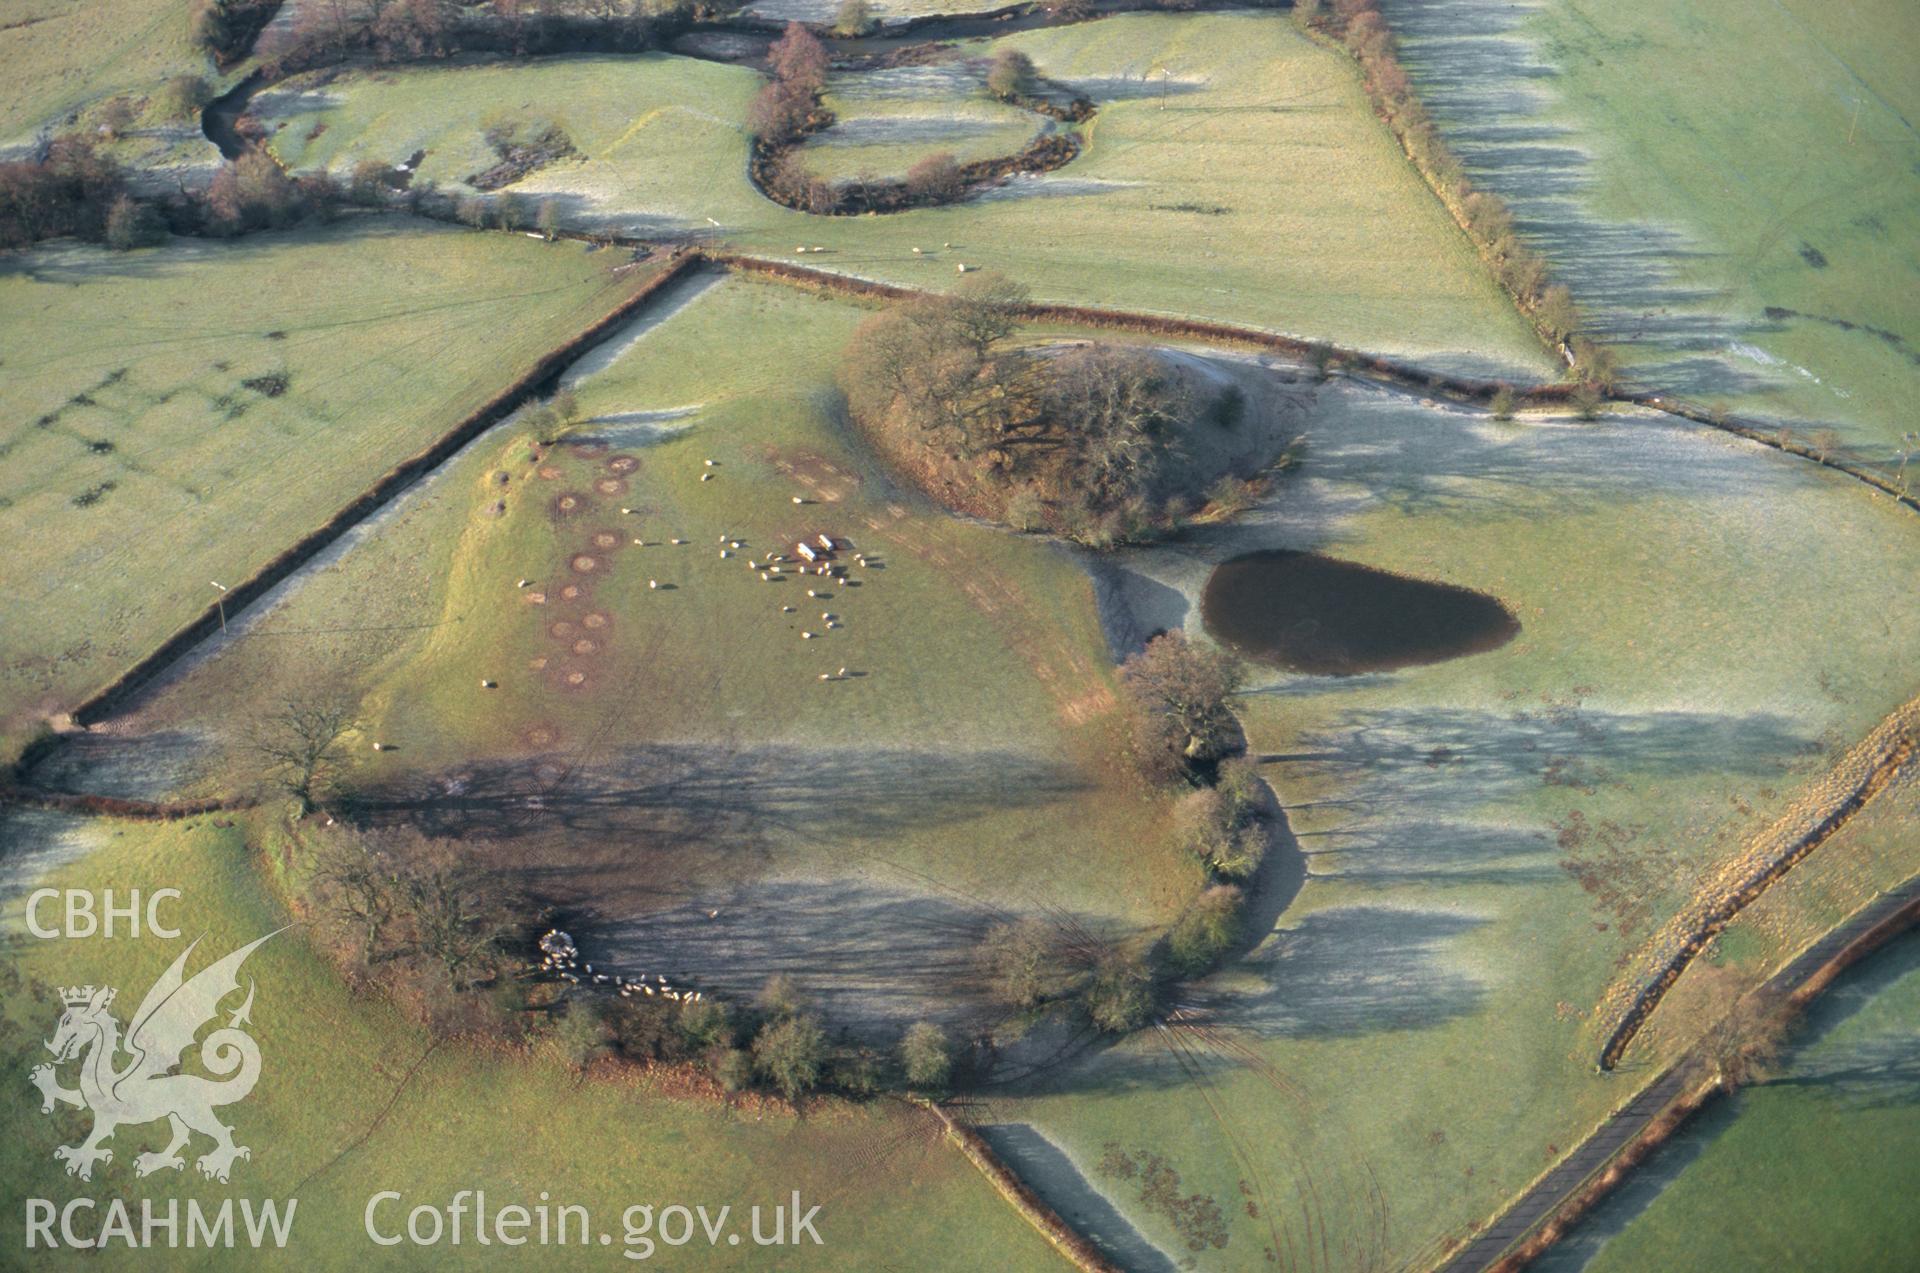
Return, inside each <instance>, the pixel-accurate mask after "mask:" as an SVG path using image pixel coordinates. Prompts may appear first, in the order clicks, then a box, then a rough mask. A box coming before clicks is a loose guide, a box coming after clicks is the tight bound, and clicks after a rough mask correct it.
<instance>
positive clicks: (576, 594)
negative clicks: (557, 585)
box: [560, 583, 586, 601]
mask: <svg viewBox="0 0 1920 1273" xmlns="http://www.w3.org/2000/svg"><path fill="white" fill-rule="evenodd" d="M585 595H586V594H585V593H584V592H582V591H581V588H580V585H579V584H577V583H570V584H568V585H567V586H566V587H564V588H562V589H561V590H560V599H561V600H562V601H578V600H580V598H581V597H583V596H585Z"/></svg>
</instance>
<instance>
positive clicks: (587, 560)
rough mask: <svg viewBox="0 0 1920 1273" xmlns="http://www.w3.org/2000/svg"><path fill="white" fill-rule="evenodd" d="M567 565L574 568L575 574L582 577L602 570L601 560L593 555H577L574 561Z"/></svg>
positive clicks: (574, 556)
mask: <svg viewBox="0 0 1920 1273" xmlns="http://www.w3.org/2000/svg"><path fill="white" fill-rule="evenodd" d="M567 564H568V565H569V566H572V567H573V569H574V573H575V574H581V575H590V574H592V573H593V572H594V571H596V570H598V569H600V559H599V558H598V557H595V556H594V555H593V554H592V553H575V554H574V555H573V560H572V561H569V562H568V563H567Z"/></svg>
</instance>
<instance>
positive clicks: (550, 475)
mask: <svg viewBox="0 0 1920 1273" xmlns="http://www.w3.org/2000/svg"><path fill="white" fill-rule="evenodd" d="M535 472H537V473H539V474H540V476H541V477H542V478H543V479H545V480H546V481H549V482H557V481H559V480H560V470H559V469H557V468H555V467H554V466H553V465H551V464H542V465H541V466H540V467H539V468H538V469H536V470H535Z"/></svg>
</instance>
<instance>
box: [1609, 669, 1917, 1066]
mask: <svg viewBox="0 0 1920 1273" xmlns="http://www.w3.org/2000/svg"><path fill="white" fill-rule="evenodd" d="M1917 746H1920V698H1916V699H1914V700H1912V701H1911V702H1909V703H1907V704H1905V705H1904V706H1902V707H1901V708H1900V709H1899V710H1898V711H1896V712H1894V713H1893V714H1892V715H1891V716H1889V717H1887V718H1886V719H1885V720H1883V721H1881V722H1880V724H1879V725H1877V726H1875V727H1874V730H1873V732H1872V733H1870V734H1868V735H1867V736H1866V737H1865V738H1864V739H1862V740H1861V741H1860V742H1858V743H1856V744H1854V746H1853V747H1851V748H1850V749H1848V751H1847V754H1846V755H1845V756H1843V757H1841V759H1840V762H1839V764H1837V765H1835V766H1834V767H1833V768H1832V769H1831V770H1829V771H1828V772H1827V774H1826V775H1825V776H1824V777H1823V778H1822V779H1821V781H1820V782H1819V783H1818V784H1817V785H1816V786H1815V788H1814V790H1813V791H1812V792H1811V793H1810V794H1809V795H1808V796H1806V797H1803V798H1802V800H1801V801H1799V802H1797V804H1796V807H1794V808H1792V809H1790V810H1788V812H1787V813H1786V814H1785V815H1784V816H1782V817H1781V818H1780V820H1779V821H1777V822H1775V823H1774V824H1773V825H1772V826H1771V827H1769V828H1768V829H1767V830H1766V831H1765V832H1763V833H1762V834H1761V835H1759V836H1758V837H1756V838H1755V839H1754V840H1752V841H1750V842H1749V843H1748V845H1747V847H1746V849H1745V851H1744V852H1742V853H1741V854H1740V855H1739V856H1738V857H1735V858H1733V859H1732V860H1731V861H1728V862H1726V863H1724V864H1722V866H1721V867H1720V868H1719V869H1718V870H1717V871H1716V872H1715V873H1714V875H1713V876H1712V877H1711V878H1710V879H1709V880H1707V881H1706V882H1704V884H1703V885H1702V886H1701V887H1700V888H1699V889H1698V890H1697V891H1696V893H1695V895H1694V897H1693V900H1691V901H1690V902H1689V903H1688V904H1687V905H1686V906H1685V907H1683V908H1682V909H1681V910H1679V911H1677V912H1675V914H1674V915H1673V917H1672V918H1670V919H1669V920H1668V921H1667V922H1666V923H1665V924H1664V925H1662V926H1661V929H1660V931H1659V932H1658V933H1656V934H1655V935H1654V938H1653V940H1652V942H1651V943H1649V948H1648V951H1647V953H1646V954H1645V955H1644V956H1643V957H1642V958H1641V959H1640V960H1639V961H1637V962H1639V963H1641V964H1642V965H1643V966H1644V965H1645V964H1646V963H1647V962H1648V961H1652V962H1653V963H1654V965H1655V966H1654V971H1653V973H1652V975H1651V976H1649V977H1648V978H1646V980H1644V981H1643V982H1642V983H1641V985H1640V988H1639V989H1638V990H1637V991H1635V992H1634V993H1633V995H1632V997H1631V999H1629V1000H1628V1002H1627V1003H1626V1005H1625V1008H1624V1009H1623V1010H1622V1011H1621V1013H1620V1015H1619V1017H1618V1018H1617V1020H1616V1022H1615V1024H1614V1028H1613V1030H1612V1031H1611V1032H1610V1033H1609V1034H1608V1036H1607V1041H1606V1044H1605V1045H1604V1046H1603V1047H1602V1048H1601V1049H1600V1060H1599V1065H1600V1068H1601V1069H1603V1070H1611V1069H1613V1068H1614V1066H1615V1065H1616V1064H1618V1062H1619V1060H1620V1057H1621V1055H1622V1054H1623V1053H1624V1052H1625V1051H1626V1049H1627V1045H1628V1044H1629V1043H1631V1042H1632V1041H1633V1038H1634V1036H1635V1035H1636V1034H1638V1033H1639V1032H1640V1028H1641V1026H1643V1025H1645V1024H1646V1021H1647V1018H1648V1017H1649V1016H1651V1015H1652V1013H1653V1010H1654V1009H1655V1008H1656V1007H1658V1006H1659V1004H1660V1000H1661V999H1662V998H1664V997H1665V996H1666V993H1667V991H1668V990H1670V989H1672V987H1673V983H1674V982H1675V981H1677V980H1679V978H1680V974H1681V973H1683V972H1685V971H1686V969H1687V966H1688V965H1689V964H1691V963H1692V962H1693V960H1694V958H1695V957H1696V956H1698V955H1699V953H1700V952H1701V950H1702V949H1704V948H1705V946H1706V945H1707V943H1708V942H1710V941H1712V940H1713V938H1714V937H1715V936H1717V935H1718V934H1719V933H1720V931H1721V930H1722V929H1724V928H1725V927H1726V926H1727V925H1728V924H1729V923H1730V922H1732V920H1733V918H1734V916H1736V915H1738V914H1739V913H1740V912H1741V911H1743V910H1745V909H1746V908H1747V907H1748V906H1750V905H1752V904H1753V903H1754V902H1755V901H1757V900H1758V899H1759V897H1760V895H1761V894H1762V893H1764V892H1766V890H1767V889H1769V888H1771V887H1772V886H1773V885H1774V884H1776V883H1778V882H1779V881H1780V879H1781V878H1782V877H1783V876H1785V875H1786V874H1787V872H1789V871H1791V870H1792V869H1793V868H1794V867H1795V866H1797V865H1799V864H1800V863H1801V862H1802V861H1804V860H1806V858H1807V856H1808V855H1809V854H1811V853H1812V852H1813V851H1814V850H1815V849H1818V848H1819V847H1820V846H1821V845H1823V844H1825V843H1826V842H1827V841H1828V840H1830V839H1832V838H1833V836H1834V835H1835V834H1836V833H1837V832H1839V830H1840V829H1841V828H1842V827H1844V826H1845V825H1846V824H1847V822H1848V821H1849V820H1850V819H1851V818H1852V817H1853V816H1854V815H1855V814H1857V813H1858V812H1860V810H1861V809H1863V808H1865V807H1866V805H1867V802H1868V801H1870V800H1872V799H1873V797H1874V796H1876V795H1878V794H1879V793H1880V792H1881V791H1883V790H1885V789H1886V787H1887V786H1888V784H1889V783H1891V782H1892V781H1893V780H1894V778H1895V777H1896V776H1897V775H1898V774H1899V773H1900V771H1901V770H1902V769H1903V768H1905V767H1906V765H1907V764H1908V763H1909V762H1910V761H1912V760H1913V759H1914V755H1915V751H1916V747H1917ZM1602 1006H1603V1007H1604V1006H1605V1005H1604V1004H1603V1005H1602Z"/></svg>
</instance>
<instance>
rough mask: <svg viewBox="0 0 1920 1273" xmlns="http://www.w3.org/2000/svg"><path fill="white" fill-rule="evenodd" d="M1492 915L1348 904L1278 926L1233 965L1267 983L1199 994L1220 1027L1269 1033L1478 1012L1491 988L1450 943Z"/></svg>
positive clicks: (1417, 1024) (1312, 1033) (1406, 1024)
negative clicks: (1456, 959) (1463, 964)
mask: <svg viewBox="0 0 1920 1273" xmlns="http://www.w3.org/2000/svg"><path fill="white" fill-rule="evenodd" d="M1485 922H1486V921H1485V920H1483V919H1480V918H1478V917H1475V916H1470V915H1461V914H1456V913H1454V912H1451V911H1423V910H1412V909H1406V910H1403V909H1398V908H1393V907H1383V906H1346V907H1339V908H1335V909H1332V910H1324V911H1316V912H1314V913H1313V914H1311V915H1308V916H1307V917H1305V918H1304V919H1302V920H1301V921H1300V922H1299V923H1298V924H1296V925H1294V926H1292V927H1290V928H1285V929H1282V930H1280V931H1278V932H1276V933H1275V934H1274V935H1273V936H1272V937H1270V938H1269V939H1268V940H1267V941H1266V942H1265V943H1263V944H1262V945H1261V947H1260V949H1258V950H1257V951H1255V952H1254V953H1253V954H1252V955H1251V956H1249V957H1248V958H1247V959H1245V960H1243V961H1242V962H1241V963H1239V964H1237V965H1235V967H1234V970H1233V971H1235V972H1238V973H1251V974H1253V975H1254V977H1256V978H1257V979H1258V981H1259V982H1261V983H1264V984H1263V986H1262V987H1261V988H1258V989H1254V990H1250V991H1249V990H1243V989H1241V988H1240V987H1239V986H1238V985H1237V984H1230V983H1226V982H1221V983H1217V984H1214V985H1210V986H1207V987H1204V988H1202V989H1201V990H1200V991H1198V992H1197V993H1196V995H1195V1001H1196V1003H1198V1004H1199V1005H1200V1006H1201V1007H1202V1008H1203V1009H1204V1010H1205V1011H1206V1012H1207V1013H1208V1015H1209V1016H1210V1017H1211V1019H1212V1020H1213V1021H1214V1022H1215V1023H1216V1024H1217V1025H1219V1026H1221V1027H1223V1028H1228V1029H1238V1030H1245V1031H1248V1032H1250V1033H1252V1034H1256V1035H1260V1036H1263V1037H1283V1038H1314V1037H1327V1036H1348V1035H1361V1034H1372V1033H1375V1032H1378V1031H1383V1030H1418V1029H1425V1028H1429V1027H1431V1026H1436V1025H1439V1024H1441V1023H1442V1022H1445V1021H1448V1020H1451V1019H1452V1018H1455V1017H1460V1016H1465V1015H1467V1014H1469V1013H1471V1012H1474V1011H1476V1010H1477V1009H1478V1008H1479V1005H1480V1003H1481V1001H1482V999H1484V997H1485V994H1486V990H1485V986H1484V985H1483V984H1482V983H1481V981H1480V980H1479V978H1477V977H1475V976H1473V975H1472V974H1471V973H1469V972H1467V971H1465V970H1464V969H1461V968H1459V967H1455V966H1452V965H1451V964H1450V963H1449V960H1448V957H1447V952H1446V946H1447V944H1448V943H1450V942H1452V941H1454V940H1456V939H1457V938H1459V937H1461V936H1462V935H1464V934H1466V933H1469V932H1471V931H1473V930H1474V929H1476V928H1478V927H1480V926H1481V925H1482V924H1484V923H1485Z"/></svg>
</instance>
